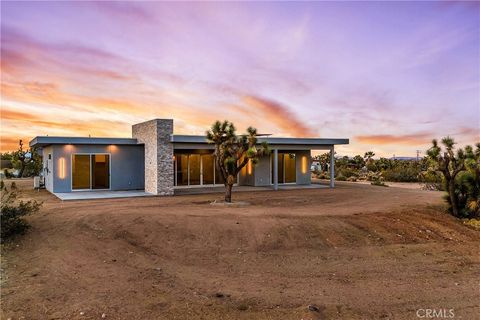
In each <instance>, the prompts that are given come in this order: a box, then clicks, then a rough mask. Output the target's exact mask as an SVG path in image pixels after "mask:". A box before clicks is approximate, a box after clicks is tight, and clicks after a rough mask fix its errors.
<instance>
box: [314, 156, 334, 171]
mask: <svg viewBox="0 0 480 320" xmlns="http://www.w3.org/2000/svg"><path fill="white" fill-rule="evenodd" d="M314 159H315V160H318V162H320V166H321V170H320V171H327V169H326V168H327V166H328V164H329V163H330V153H329V152H326V153H322V154H319V155H316V156H315V158H314Z"/></svg>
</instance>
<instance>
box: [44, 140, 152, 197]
mask: <svg viewBox="0 0 480 320" xmlns="http://www.w3.org/2000/svg"><path fill="white" fill-rule="evenodd" d="M48 148H51V149H52V151H53V152H52V163H53V171H52V172H51V173H50V174H52V177H53V179H52V182H53V187H52V190H50V189H48V188H47V190H49V191H52V192H70V191H72V178H71V169H72V155H73V154H76V153H108V154H110V189H111V190H143V189H144V177H145V171H144V155H143V154H144V150H143V145H54V146H51V147H47V148H44V151H43V153H44V155H45V154H47V153H48ZM44 159H45V158H44ZM61 159H64V163H65V178H63V179H62V178H61V173H60V172H59V169H60V167H59V163H60V161H61Z"/></svg>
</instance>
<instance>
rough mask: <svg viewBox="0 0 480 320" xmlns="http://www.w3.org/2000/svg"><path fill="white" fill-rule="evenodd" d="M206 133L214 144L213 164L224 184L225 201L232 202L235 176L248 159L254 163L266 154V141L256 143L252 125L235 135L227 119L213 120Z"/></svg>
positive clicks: (255, 132) (255, 131) (255, 134)
mask: <svg viewBox="0 0 480 320" xmlns="http://www.w3.org/2000/svg"><path fill="white" fill-rule="evenodd" d="M206 135H207V140H208V141H209V142H210V143H213V144H215V152H214V156H215V165H216V167H217V169H218V171H219V172H220V174H221V175H222V178H223V181H224V184H225V202H232V187H233V184H234V182H235V177H236V176H237V175H238V173H239V172H240V170H242V168H243V167H245V166H246V165H247V163H248V162H249V161H251V162H252V164H256V163H257V162H258V159H259V158H260V157H261V156H263V155H268V154H269V153H270V151H269V149H268V145H267V143H266V142H264V143H262V144H261V145H258V142H257V129H255V128H252V127H249V128H248V129H247V134H243V135H239V136H237V134H236V128H235V126H234V125H233V123H232V122H229V121H227V120H225V121H223V122H220V121H215V123H214V124H213V125H212V127H211V129H210V130H208V131H207V133H206ZM257 147H258V148H257Z"/></svg>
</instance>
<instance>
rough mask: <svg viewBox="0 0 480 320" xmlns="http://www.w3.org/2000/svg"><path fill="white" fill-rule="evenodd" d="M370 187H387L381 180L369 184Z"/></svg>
mask: <svg viewBox="0 0 480 320" xmlns="http://www.w3.org/2000/svg"><path fill="white" fill-rule="evenodd" d="M370 184H371V185H372V186H380V187H388V186H387V185H386V184H385V183H384V182H383V181H381V180H374V181H372V182H371V183H370Z"/></svg>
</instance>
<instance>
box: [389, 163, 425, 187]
mask: <svg viewBox="0 0 480 320" xmlns="http://www.w3.org/2000/svg"><path fill="white" fill-rule="evenodd" d="M420 173H421V170H420V167H419V166H416V165H414V164H410V163H405V164H400V165H397V166H394V167H392V168H388V169H386V170H385V171H383V173H382V174H383V177H384V179H385V181H392V182H418V181H419V178H420Z"/></svg>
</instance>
